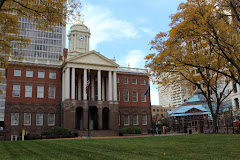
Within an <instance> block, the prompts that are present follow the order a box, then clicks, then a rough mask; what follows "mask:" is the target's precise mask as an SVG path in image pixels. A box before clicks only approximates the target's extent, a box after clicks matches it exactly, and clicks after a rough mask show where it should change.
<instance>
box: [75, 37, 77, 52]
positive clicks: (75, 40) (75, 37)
mask: <svg viewBox="0 0 240 160" xmlns="http://www.w3.org/2000/svg"><path fill="white" fill-rule="evenodd" d="M75 51H77V34H75Z"/></svg>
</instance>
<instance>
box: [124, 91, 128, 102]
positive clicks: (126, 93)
mask: <svg viewBox="0 0 240 160" xmlns="http://www.w3.org/2000/svg"><path fill="white" fill-rule="evenodd" d="M123 100H124V102H128V101H129V92H128V91H124V92H123Z"/></svg>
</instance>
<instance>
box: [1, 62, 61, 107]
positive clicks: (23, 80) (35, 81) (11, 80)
mask: <svg viewBox="0 0 240 160" xmlns="http://www.w3.org/2000/svg"><path fill="white" fill-rule="evenodd" d="M14 69H19V70H21V76H14ZM27 70H31V71H33V77H26V71H27ZM38 71H44V72H45V78H38ZM50 72H55V73H56V79H49V73H50ZM15 84H18V85H20V97H13V96H12V92H13V85H15ZM25 85H32V97H31V98H29V97H25ZM37 86H44V98H37ZM50 86H53V87H55V88H56V90H55V99H49V98H48V88H49V87H50ZM60 86H61V69H60V68H45V67H39V66H37V67H35V66H23V65H9V67H8V68H7V88H6V102H20V103H51V104H60V93H61V91H60V89H61V88H60Z"/></svg>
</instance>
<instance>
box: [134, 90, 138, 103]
mask: <svg viewBox="0 0 240 160" xmlns="http://www.w3.org/2000/svg"><path fill="white" fill-rule="evenodd" d="M137 101H138V93H137V92H136V91H133V102H137Z"/></svg>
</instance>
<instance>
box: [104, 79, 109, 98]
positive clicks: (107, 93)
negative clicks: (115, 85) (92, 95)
mask: <svg viewBox="0 0 240 160" xmlns="http://www.w3.org/2000/svg"><path fill="white" fill-rule="evenodd" d="M108 81H109V79H108V77H106V98H105V99H106V101H109V99H108V98H109V96H108V95H109V92H108V88H109V86H108Z"/></svg>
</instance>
